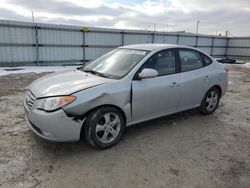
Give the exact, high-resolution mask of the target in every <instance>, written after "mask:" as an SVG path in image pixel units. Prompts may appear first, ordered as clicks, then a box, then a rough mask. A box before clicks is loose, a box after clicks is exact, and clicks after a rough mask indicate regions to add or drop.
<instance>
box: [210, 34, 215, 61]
mask: <svg viewBox="0 0 250 188" xmlns="http://www.w3.org/2000/svg"><path fill="white" fill-rule="evenodd" d="M213 53H214V37H212V46H211V53H210V55H211V56H213Z"/></svg>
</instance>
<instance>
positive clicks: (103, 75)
mask: <svg viewBox="0 0 250 188" xmlns="http://www.w3.org/2000/svg"><path fill="white" fill-rule="evenodd" d="M82 70H83V71H84V72H89V73H91V74H94V75H98V76H101V77H105V78H109V76H107V75H106V74H103V73H100V72H97V71H95V70H92V69H82Z"/></svg>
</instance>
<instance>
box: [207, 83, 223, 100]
mask: <svg viewBox="0 0 250 188" xmlns="http://www.w3.org/2000/svg"><path fill="white" fill-rule="evenodd" d="M212 88H217V89H218V90H219V94H220V98H221V95H222V89H221V87H220V86H219V85H213V86H212V87H210V88H209V90H210V89H212ZM209 90H208V91H209Z"/></svg>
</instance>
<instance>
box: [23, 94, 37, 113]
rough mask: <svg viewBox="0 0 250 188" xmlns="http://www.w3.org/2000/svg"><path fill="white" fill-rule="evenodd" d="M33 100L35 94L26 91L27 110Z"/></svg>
mask: <svg viewBox="0 0 250 188" xmlns="http://www.w3.org/2000/svg"><path fill="white" fill-rule="evenodd" d="M35 101H36V97H35V95H33V93H31V92H30V91H27V92H26V98H25V103H26V107H27V109H28V110H30V109H31V108H32V106H33V104H34V103H35Z"/></svg>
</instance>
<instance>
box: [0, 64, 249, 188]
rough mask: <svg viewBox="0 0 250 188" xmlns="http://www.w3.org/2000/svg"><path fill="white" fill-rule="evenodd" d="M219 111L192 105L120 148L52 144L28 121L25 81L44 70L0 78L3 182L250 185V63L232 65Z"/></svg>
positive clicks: (143, 128)
mask: <svg viewBox="0 0 250 188" xmlns="http://www.w3.org/2000/svg"><path fill="white" fill-rule="evenodd" d="M229 68H230V71H229V77H230V78H229V80H230V81H229V89H228V92H227V94H226V96H224V98H222V100H221V103H220V106H219V108H218V110H217V111H216V112H215V113H214V114H212V115H210V116H202V115H200V114H199V113H198V112H197V111H196V110H191V111H186V112H183V113H179V114H176V115H171V116H168V117H164V118H161V119H157V120H154V121H150V122H146V123H142V124H139V125H136V126H132V127H129V128H127V130H126V133H125V135H124V137H123V139H122V141H121V142H120V143H119V144H118V145H117V146H115V147H113V148H111V149H108V150H103V151H99V150H96V149H94V148H92V147H90V146H88V145H87V144H86V143H85V142H84V141H81V142H76V143H52V142H47V141H44V140H42V139H40V138H38V137H36V136H35V135H34V134H33V133H32V132H31V131H29V130H28V128H27V127H26V125H25V120H24V112H23V106H22V102H23V97H24V94H23V93H24V89H25V87H26V86H27V85H28V84H29V83H30V82H32V81H33V80H34V79H36V78H38V77H39V76H41V74H35V73H28V74H16V75H14V74H12V75H8V76H1V77H0V187H185V188H188V187H192V188H193V187H227V188H230V187H232V188H233V187H237V188H238V187H241V188H244V187H245V188H249V187H250V69H246V68H244V69H243V68H240V67H237V66H234V67H232V66H231V67H229Z"/></svg>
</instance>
